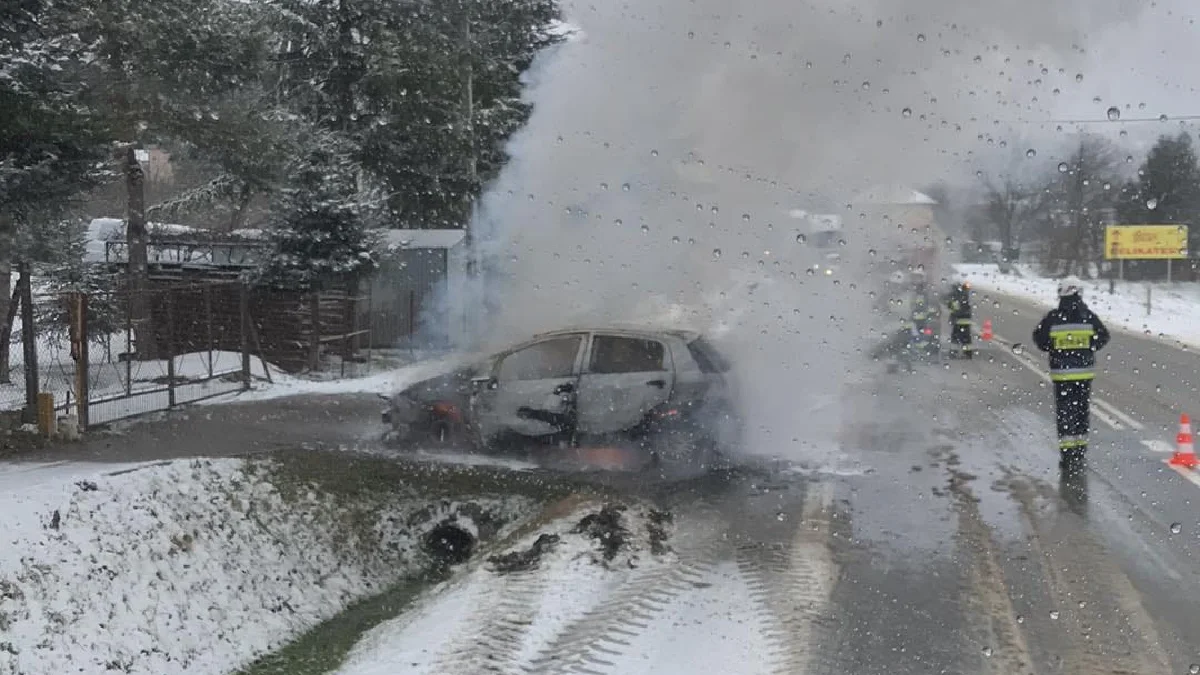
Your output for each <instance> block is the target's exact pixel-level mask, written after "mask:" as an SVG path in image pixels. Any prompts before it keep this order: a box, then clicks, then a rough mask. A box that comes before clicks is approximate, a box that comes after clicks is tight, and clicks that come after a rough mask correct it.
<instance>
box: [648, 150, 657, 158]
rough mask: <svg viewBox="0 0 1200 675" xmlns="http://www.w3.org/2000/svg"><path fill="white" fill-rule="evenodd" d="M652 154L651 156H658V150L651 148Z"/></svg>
mask: <svg viewBox="0 0 1200 675" xmlns="http://www.w3.org/2000/svg"><path fill="white" fill-rule="evenodd" d="M650 156H651V157H658V151H657V150H651V151H650Z"/></svg>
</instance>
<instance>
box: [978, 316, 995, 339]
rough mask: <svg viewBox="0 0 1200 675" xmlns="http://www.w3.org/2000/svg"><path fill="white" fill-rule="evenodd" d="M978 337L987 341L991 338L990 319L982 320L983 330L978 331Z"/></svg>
mask: <svg viewBox="0 0 1200 675" xmlns="http://www.w3.org/2000/svg"><path fill="white" fill-rule="evenodd" d="M979 338H980V339H981V340H984V341H988V342H990V341H991V339H992V320H991V319H984V320H983V331H982V332H980V334H979Z"/></svg>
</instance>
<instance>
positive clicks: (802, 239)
mask: <svg viewBox="0 0 1200 675" xmlns="http://www.w3.org/2000/svg"><path fill="white" fill-rule="evenodd" d="M807 241H808V235H806V234H804V233H803V232H801V233H800V234H798V235H796V243H797V244H803V243H805V242H807Z"/></svg>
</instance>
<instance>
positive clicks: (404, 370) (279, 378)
mask: <svg viewBox="0 0 1200 675" xmlns="http://www.w3.org/2000/svg"><path fill="white" fill-rule="evenodd" d="M476 358H478V356H477V355H474V354H468V353H454V354H450V355H447V356H439V357H435V358H430V359H426V360H423V361H417V362H415V363H411V364H408V365H405V366H401V367H399V368H392V369H387V370H382V371H380V372H378V373H376V374H374V375H366V376H364V377H346V378H341V379H333V380H315V379H311V378H307V377H296V376H293V375H288V374H287V373H283V372H281V371H279V370H275V369H272V375H271V377H272V379H273V380H274V382H270V383H268V382H262V381H257V380H256V381H255V383H254V388H253V389H252V390H251V391H246V392H239V393H236V394H232V395H230V396H221V397H217V398H214V399H210V400H208V401H203V402H201V403H200V405H219V404H223V403H230V402H236V401H269V400H272V399H277V398H284V397H287V396H299V395H303V394H384V395H391V394H395V393H396V392H398V391H400V390H401V389H404V388H405V387H408V386H410V385H413V384H416V383H417V382H420V381H422V380H425V379H428V378H432V377H438V376H440V375H446V374H449V373H451V372H453V371H454V370H456V369H458V368H462V367H463V366H466V365H468V364H470V363H472V362H473V361H474V359H476ZM252 372H254V373H255V374H256V375H261V373H262V371H261V370H255V371H252Z"/></svg>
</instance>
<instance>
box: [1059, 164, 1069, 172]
mask: <svg viewBox="0 0 1200 675" xmlns="http://www.w3.org/2000/svg"><path fill="white" fill-rule="evenodd" d="M1070 168H1071V167H1069V166H1067V163H1066V162H1059V163H1058V172H1059V173H1066V172H1067V171H1068V170H1070Z"/></svg>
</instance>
